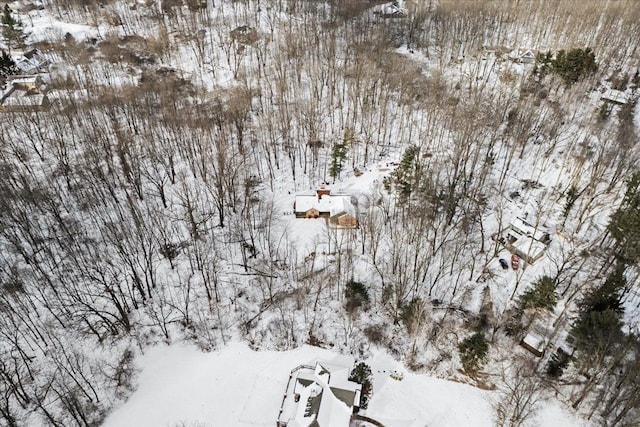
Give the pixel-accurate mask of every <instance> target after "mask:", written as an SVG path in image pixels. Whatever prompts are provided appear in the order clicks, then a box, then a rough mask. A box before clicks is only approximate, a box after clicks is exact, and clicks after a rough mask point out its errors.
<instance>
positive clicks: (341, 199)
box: [295, 194, 356, 216]
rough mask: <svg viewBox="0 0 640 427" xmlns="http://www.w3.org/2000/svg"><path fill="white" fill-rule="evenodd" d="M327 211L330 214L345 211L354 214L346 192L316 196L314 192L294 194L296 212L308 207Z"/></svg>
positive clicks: (306, 209)
mask: <svg viewBox="0 0 640 427" xmlns="http://www.w3.org/2000/svg"><path fill="white" fill-rule="evenodd" d="M314 208H315V209H317V210H318V211H319V212H321V213H322V212H328V213H329V214H330V215H331V216H333V215H336V214H339V213H342V212H346V213H348V214H349V215H354V216H355V212H356V210H355V208H354V207H353V205H352V204H351V196H349V195H346V194H325V195H323V196H322V197H320V198H318V196H317V195H315V194H300V195H297V196H296V209H295V210H296V212H306V211H308V210H309V209H314Z"/></svg>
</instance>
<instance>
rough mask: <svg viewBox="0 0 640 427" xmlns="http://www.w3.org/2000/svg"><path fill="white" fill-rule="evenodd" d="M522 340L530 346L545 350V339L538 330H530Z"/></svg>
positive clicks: (540, 350)
mask: <svg viewBox="0 0 640 427" xmlns="http://www.w3.org/2000/svg"><path fill="white" fill-rule="evenodd" d="M522 342H523V343H525V344H527V345H528V346H529V347H531V348H533V349H535V350H537V351H539V352H542V350H544V344H545V339H544V337H543V336H542V335H540V334H538V333H537V332H533V331H532V332H529V333H528V334H527V335H526V336H525V337H524V338H523V339H522Z"/></svg>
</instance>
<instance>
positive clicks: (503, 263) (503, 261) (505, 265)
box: [498, 258, 509, 270]
mask: <svg viewBox="0 0 640 427" xmlns="http://www.w3.org/2000/svg"><path fill="white" fill-rule="evenodd" d="M498 261H500V267H502V269H503V270H506V269H508V268H509V263H508V262H507V260H506V259H504V258H500V259H499V260H498Z"/></svg>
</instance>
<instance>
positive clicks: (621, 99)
mask: <svg viewBox="0 0 640 427" xmlns="http://www.w3.org/2000/svg"><path fill="white" fill-rule="evenodd" d="M600 99H602V100H603V101H610V102H614V103H616V104H626V103H627V94H625V93H624V92H622V91H619V90H616V89H607V90H606V91H605V93H603V94H602V97H601V98H600Z"/></svg>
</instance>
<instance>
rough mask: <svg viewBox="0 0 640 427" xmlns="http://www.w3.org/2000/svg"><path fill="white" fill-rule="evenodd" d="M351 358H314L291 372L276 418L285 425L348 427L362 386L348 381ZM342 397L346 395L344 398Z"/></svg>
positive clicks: (290, 426)
mask: <svg viewBox="0 0 640 427" xmlns="http://www.w3.org/2000/svg"><path fill="white" fill-rule="evenodd" d="M351 366H353V359H351V358H349V362H348V363H345V360H343V359H335V360H332V361H316V363H315V365H313V366H311V365H302V366H300V367H298V368H297V369H296V370H295V371H294V372H293V373H292V378H291V380H290V381H289V385H288V387H287V394H286V396H285V399H284V401H283V404H282V410H281V413H280V416H279V418H278V421H280V422H283V423H286V425H287V427H309V426H310V425H312V424H314V422H315V423H316V424H317V425H319V426H320V427H324V426H329V427H333V426H335V427H340V426H345V427H346V426H348V425H349V422H350V419H351V414H352V407H353V406H354V404H357V403H358V402H359V400H360V390H361V388H362V386H361V385H360V384H358V383H355V382H353V381H349V379H348V378H349V372H350V368H351ZM345 396H348V398H347V401H345Z"/></svg>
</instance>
